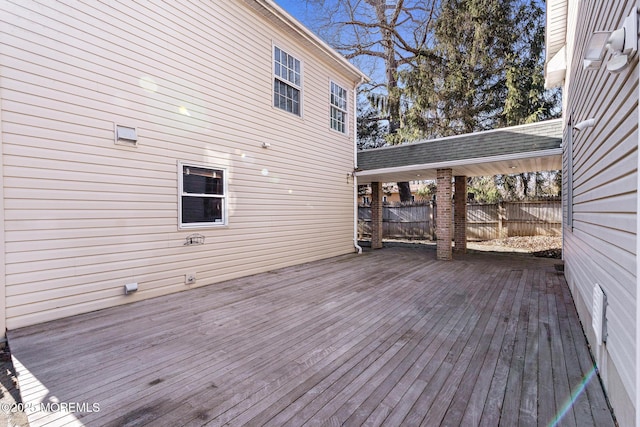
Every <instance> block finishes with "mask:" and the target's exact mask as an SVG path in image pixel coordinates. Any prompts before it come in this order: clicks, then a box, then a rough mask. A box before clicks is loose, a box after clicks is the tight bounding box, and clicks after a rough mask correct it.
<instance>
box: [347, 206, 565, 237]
mask: <svg viewBox="0 0 640 427" xmlns="http://www.w3.org/2000/svg"><path fill="white" fill-rule="evenodd" d="M434 210H435V205H434V204H433V203H429V204H424V205H406V206H401V205H398V206H384V208H383V234H382V236H383V238H385V239H416V240H433V239H434V238H435V221H434V216H435V215H434ZM358 220H359V221H358V232H359V237H361V238H363V237H370V236H371V208H370V207H368V206H360V207H358ZM561 233H562V202H561V201H560V200H541V201H526V202H500V203H494V204H479V203H469V204H467V240H492V239H499V238H504V237H513V236H560V235H561Z"/></svg>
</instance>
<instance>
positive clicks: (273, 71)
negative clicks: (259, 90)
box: [271, 42, 304, 118]
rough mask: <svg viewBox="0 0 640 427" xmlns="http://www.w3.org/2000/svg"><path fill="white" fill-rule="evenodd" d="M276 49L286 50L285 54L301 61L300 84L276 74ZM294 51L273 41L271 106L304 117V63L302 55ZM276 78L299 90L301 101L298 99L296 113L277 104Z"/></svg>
mask: <svg viewBox="0 0 640 427" xmlns="http://www.w3.org/2000/svg"><path fill="white" fill-rule="evenodd" d="M276 49H279V50H280V51H281V52H284V53H285V54H287V55H289V56H291V57H292V58H293V59H295V60H296V61H298V62H299V63H300V84H299V85H296V84H295V82H292V81H290V80H288V79H285V78H283V77H281V76H279V75H277V74H276V70H275V66H276ZM290 52H292V50H290V49H288V48H287V49H283V48H282V47H281V45H280V44H278V43H275V42H273V43H272V44H271V108H274V109H276V110H278V111H284V112H285V113H289V114H291V115H293V116H296V117H300V118H302V117H303V108H302V107H303V100H304V96H303V90H302V88H303V86H304V63H303V61H302V59H300V57H299V56H298V55H297V54H293V53H290ZM276 80H277V81H279V82H282V83H283V84H285V85H287V86H290V87H292V88H293V89H295V90H297V91H298V92H299V96H298V98H299V101H298V104H299V106H298V113H295V112H293V111H289V110H286V109H284V108H280V107H279V106H277V105H275V101H274V96H275V93H276Z"/></svg>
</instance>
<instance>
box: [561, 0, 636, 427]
mask: <svg viewBox="0 0 640 427" xmlns="http://www.w3.org/2000/svg"><path fill="white" fill-rule="evenodd" d="M605 3H606V4H605ZM570 7H571V9H570V11H571V12H573V13H571V14H570V25H569V33H568V37H567V39H568V43H569V52H570V55H569V58H570V64H569V69H570V72H569V75H568V76H567V81H566V84H565V92H564V103H565V105H564V111H565V120H566V119H568V117H569V116H571V117H572V120H573V123H574V124H575V123H577V122H580V121H582V120H586V119H589V118H595V119H596V125H595V126H594V127H593V128H587V129H585V130H582V131H581V132H576V131H574V133H573V183H572V185H573V230H571V229H570V228H565V230H564V248H563V250H564V258H565V264H566V266H565V271H566V275H567V278H568V281H569V284H570V286H571V288H572V291H573V292H574V297H575V298H576V299H577V300H579V301H580V304H578V305H579V307H584V308H583V309H582V310H583V311H582V312H581V313H580V314H581V316H582V317H583V319H582V324H583V326H584V328H585V332H586V334H587V337H588V339H589V340H590V342H591V344H592V347H593V352H594V355H595V356H596V357H597V359H598V360H597V363H598V365H599V368H600V370H601V371H600V372H601V374H602V376H603V380H604V383H605V387H606V388H608V391H609V394H610V397H611V400H612V404H613V406H614V410H615V412H616V414H617V415H618V417H619V420H620V421H621V425H627V423H628V422H630V423H633V422H634V421H633V418H632V417H633V413H634V411H635V408H633V407H630V406H631V405H632V403H631V402H635V398H636V397H635V396H636V390H635V378H636V369H637V367H636V363H635V352H636V347H637V343H636V330H635V327H636V319H635V316H636V314H635V313H636V304H637V290H636V287H637V277H636V263H637V258H636V255H637V254H636V244H637V230H636V229H637V173H638V172H637V166H638V60H637V55H636V57H635V58H634V59H633V61H632V64H631V65H630V67H629V68H628V69H626V70H624V71H623V72H622V73H620V74H611V73H609V72H608V71H607V70H606V66H605V65H603V66H602V67H601V68H600V69H599V70H597V71H583V70H582V55H583V49H584V46H585V45H586V42H587V40H588V37H589V35H590V34H591V33H592V32H593V31H597V30H613V29H616V28H618V27H620V26H621V24H622V20H623V18H624V17H626V16H627V15H628V14H629V12H630V11H631V10H632V9H633V8H635V7H636V2H635V1H616V2H596V1H589V2H581V3H576V2H571V5H570ZM606 59H607V58H605V60H606ZM567 132H569V129H567V130H566V131H565V138H566V133H567ZM567 162H568V158H567V157H566V155H565V159H564V172H565V173H564V175H565V182H564V191H563V194H564V195H565V199H566V195H567V194H568V192H567V186H568V185H570V183H569V182H568V181H567V176H568V174H567V173H566V172H567V165H568V163H567ZM565 202H566V208H565V218H566V215H567V211H566V209H568V208H569V206H570V203H571V201H569V200H565ZM595 283H597V284H599V285H600V286H601V287H602V289H603V290H604V291H605V293H606V294H607V298H608V308H607V321H608V328H607V329H608V340H607V343H606V345H604V346H600V347H598V346H597V345H596V344H595V341H594V338H595V335H594V332H593V330H592V329H591V326H590V325H591V321H590V319H587V318H585V317H588V316H591V313H590V311H591V309H592V308H591V303H590V302H591V301H592V291H593V286H594V284H595ZM584 310H587V312H584ZM609 363H610V364H611V365H612V366H613V369H615V370H616V371H617V372H615V373H608V372H607V365H608V364H609ZM616 381H621V382H622V386H620V385H619V384H618V383H616ZM620 387H623V388H624V391H622V390H619V388H620ZM625 394H626V397H623V398H621V397H620V395H625ZM630 414H631V415H630Z"/></svg>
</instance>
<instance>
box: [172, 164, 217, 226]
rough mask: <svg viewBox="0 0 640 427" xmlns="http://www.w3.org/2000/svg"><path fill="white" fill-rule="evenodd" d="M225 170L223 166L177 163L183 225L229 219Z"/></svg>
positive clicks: (180, 214)
mask: <svg viewBox="0 0 640 427" xmlns="http://www.w3.org/2000/svg"><path fill="white" fill-rule="evenodd" d="M226 174H227V172H226V170H225V169H221V168H212V167H207V166H202V165H195V164H191V163H183V162H179V163H178V185H179V191H180V197H179V201H178V204H179V207H178V210H179V226H180V228H195V227H211V226H220V225H225V224H226V223H227V183H226Z"/></svg>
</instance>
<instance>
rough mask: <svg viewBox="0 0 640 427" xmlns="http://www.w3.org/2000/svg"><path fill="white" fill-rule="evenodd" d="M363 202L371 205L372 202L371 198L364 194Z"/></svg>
mask: <svg viewBox="0 0 640 427" xmlns="http://www.w3.org/2000/svg"><path fill="white" fill-rule="evenodd" d="M362 204H363V205H369V204H371V198H370V197H367V196H362Z"/></svg>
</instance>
